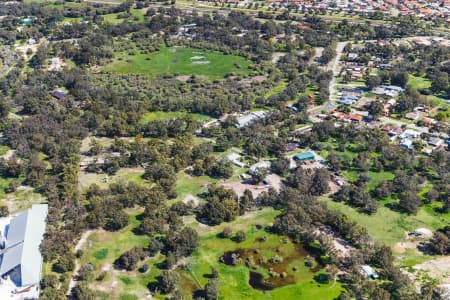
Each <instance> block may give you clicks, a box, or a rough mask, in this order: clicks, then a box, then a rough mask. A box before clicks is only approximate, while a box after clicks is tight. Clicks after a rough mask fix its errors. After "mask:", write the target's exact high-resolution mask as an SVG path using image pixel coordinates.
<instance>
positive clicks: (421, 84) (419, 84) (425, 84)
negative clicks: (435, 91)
mask: <svg viewBox="0 0 450 300" xmlns="http://www.w3.org/2000/svg"><path fill="white" fill-rule="evenodd" d="M408 85H409V86H411V87H413V88H415V89H428V88H430V87H431V81H430V80H429V79H427V78H425V77H423V76H420V77H418V76H414V75H411V74H409V79H408Z"/></svg>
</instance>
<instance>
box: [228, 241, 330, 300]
mask: <svg viewBox="0 0 450 300" xmlns="http://www.w3.org/2000/svg"><path fill="white" fill-rule="evenodd" d="M294 247H295V249H296V254H297V255H290V256H287V255H284V253H283V246H282V245H280V246H279V247H276V248H274V249H270V250H273V252H274V253H275V254H276V255H274V256H273V257H272V258H271V257H264V256H263V255H262V253H261V251H259V250H258V249H242V248H238V249H236V250H234V251H228V252H225V253H224V254H223V256H222V257H221V258H220V261H221V262H222V263H224V264H226V265H229V266H235V265H237V264H245V265H246V266H247V267H249V269H250V280H249V284H250V286H251V287H253V288H254V289H257V290H262V291H268V290H273V289H275V288H279V287H282V286H286V285H289V284H294V283H296V278H295V276H294V275H293V274H292V270H289V268H288V266H289V264H291V263H292V262H293V261H294V260H302V259H304V258H306V257H307V256H308V252H307V251H306V250H305V249H304V248H303V247H302V246H301V245H298V244H294ZM277 257H279V258H281V259H280V260H277V259H276V258H277ZM273 258H275V259H273ZM257 267H259V268H264V269H266V270H267V271H268V272H269V276H267V277H264V276H263V275H262V274H261V273H258V272H256V271H254V269H256V268H257ZM320 269H321V266H316V267H315V268H311V269H310V271H311V272H314V273H315V272H317V271H318V270H320Z"/></svg>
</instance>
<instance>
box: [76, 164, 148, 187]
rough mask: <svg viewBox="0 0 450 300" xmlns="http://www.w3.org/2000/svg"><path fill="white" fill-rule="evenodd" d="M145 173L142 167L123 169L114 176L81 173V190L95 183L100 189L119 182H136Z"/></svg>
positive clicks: (79, 173) (79, 180)
mask: <svg viewBox="0 0 450 300" xmlns="http://www.w3.org/2000/svg"><path fill="white" fill-rule="evenodd" d="M143 173H144V168H142V167H136V168H122V169H120V170H119V171H118V172H117V173H116V175H114V176H108V175H107V174H101V173H100V174H99V173H89V172H85V171H79V172H78V182H79V186H80V188H81V189H83V188H87V187H89V186H90V185H91V184H93V183H95V184H97V185H99V186H100V187H106V186H108V184H109V183H111V182H118V181H120V180H126V181H136V180H137V179H138V178H139V177H140V175H142V174H143Z"/></svg>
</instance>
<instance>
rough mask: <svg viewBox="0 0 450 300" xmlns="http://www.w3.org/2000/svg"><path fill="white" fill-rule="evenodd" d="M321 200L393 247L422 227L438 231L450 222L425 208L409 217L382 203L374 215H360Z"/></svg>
mask: <svg viewBox="0 0 450 300" xmlns="http://www.w3.org/2000/svg"><path fill="white" fill-rule="evenodd" d="M321 200H322V201H324V202H326V203H327V205H328V206H329V207H330V208H331V209H334V210H337V211H339V212H342V213H344V214H346V215H347V216H348V217H349V218H350V219H352V220H354V221H356V222H357V223H358V224H361V225H362V226H364V227H365V228H367V230H368V231H369V234H370V235H371V236H372V238H374V239H375V240H376V241H378V242H381V243H384V244H386V245H389V246H393V245H394V244H395V243H397V242H403V241H405V232H406V231H410V230H414V229H417V228H420V227H426V228H429V229H437V228H441V227H443V226H445V225H446V224H448V222H449V221H450V214H444V215H441V214H438V213H436V212H434V211H433V209H432V208H429V207H427V206H425V207H423V208H422V209H421V210H420V211H419V212H418V213H417V215H407V214H403V213H400V212H396V211H393V210H391V209H390V208H387V207H385V206H384V205H382V203H380V205H379V207H378V211H377V212H376V213H375V214H373V215H367V214H363V213H359V212H358V211H357V209H355V208H352V207H350V206H348V205H346V204H344V203H342V202H334V201H332V200H331V199H330V198H328V197H321Z"/></svg>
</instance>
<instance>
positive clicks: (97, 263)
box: [80, 210, 163, 299]
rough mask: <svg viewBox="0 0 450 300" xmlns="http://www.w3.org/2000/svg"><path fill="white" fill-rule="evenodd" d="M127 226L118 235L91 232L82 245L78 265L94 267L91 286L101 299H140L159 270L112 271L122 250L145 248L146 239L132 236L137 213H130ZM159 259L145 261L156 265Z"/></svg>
mask: <svg viewBox="0 0 450 300" xmlns="http://www.w3.org/2000/svg"><path fill="white" fill-rule="evenodd" d="M129 213H130V225H128V226H127V227H126V228H124V229H123V230H121V231H118V232H108V231H104V230H99V231H95V232H94V233H92V234H91V235H90V236H89V237H88V239H87V242H86V243H85V246H84V247H83V248H82V249H83V256H82V258H81V260H80V264H81V265H83V264H86V263H88V262H90V263H92V264H93V265H94V272H93V273H94V278H93V279H92V280H90V285H91V288H93V290H95V291H96V292H97V297H99V298H100V299H142V298H145V296H146V295H147V293H148V290H147V284H148V283H149V282H150V280H151V279H152V278H154V277H155V276H158V274H159V270H158V269H157V268H156V267H154V266H152V267H151V268H150V271H149V272H148V273H146V274H141V273H139V272H137V271H135V272H125V271H115V270H114V266H113V263H114V261H115V260H116V259H117V258H118V257H119V256H120V255H121V254H122V253H123V252H125V251H127V250H129V249H131V248H132V247H134V246H137V247H146V246H148V243H149V238H148V236H144V235H143V236H139V235H135V234H134V233H133V232H132V230H133V228H135V227H137V226H138V225H139V223H140V221H139V220H137V218H136V217H137V215H139V213H140V211H137V210H130V211H129ZM162 259H163V258H162V256H156V257H152V258H149V259H147V261H146V262H147V263H149V264H156V263H159V262H161V261H162ZM142 264H143V262H142ZM102 272H106V276H105V278H104V279H103V280H100V281H98V280H95V278H97V277H98V276H99V275H100V274H101V273H102Z"/></svg>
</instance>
